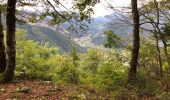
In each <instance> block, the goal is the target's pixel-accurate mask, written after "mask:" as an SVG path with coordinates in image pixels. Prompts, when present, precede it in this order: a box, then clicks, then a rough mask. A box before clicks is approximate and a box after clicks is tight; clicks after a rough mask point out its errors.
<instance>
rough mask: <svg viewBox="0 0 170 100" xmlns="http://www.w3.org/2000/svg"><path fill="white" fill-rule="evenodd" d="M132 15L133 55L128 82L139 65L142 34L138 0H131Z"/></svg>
mask: <svg viewBox="0 0 170 100" xmlns="http://www.w3.org/2000/svg"><path fill="white" fill-rule="evenodd" d="M131 6H132V15H133V48H132V57H131V61H130V69H129V73H128V83H132V81H133V80H134V79H135V77H136V73H137V65H138V55H139V48H140V36H139V13H138V3H137V0H131Z"/></svg>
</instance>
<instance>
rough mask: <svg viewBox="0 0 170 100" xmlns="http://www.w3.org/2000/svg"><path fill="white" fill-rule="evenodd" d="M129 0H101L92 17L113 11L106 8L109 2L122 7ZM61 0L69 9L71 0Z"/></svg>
mask: <svg viewBox="0 0 170 100" xmlns="http://www.w3.org/2000/svg"><path fill="white" fill-rule="evenodd" d="M50 1H53V0H50ZM130 1H131V0H101V2H100V3H98V4H96V5H95V7H94V15H93V16H92V17H99V16H105V15H109V14H111V13H113V11H112V10H110V9H109V8H108V3H109V4H111V5H112V6H114V7H122V6H127V5H130ZM61 2H62V4H63V5H65V7H67V8H68V9H70V10H71V7H72V4H71V2H72V0H61ZM21 9H25V10H31V11H34V10H35V8H34V9H33V8H32V7H24V8H21ZM39 9H41V8H39ZM57 9H58V8H57ZM64 9H65V8H63V7H62V6H60V9H59V10H64Z"/></svg>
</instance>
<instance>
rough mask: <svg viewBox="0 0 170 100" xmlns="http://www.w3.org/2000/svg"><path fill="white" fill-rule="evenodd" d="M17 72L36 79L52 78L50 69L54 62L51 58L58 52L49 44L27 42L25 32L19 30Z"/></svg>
mask: <svg viewBox="0 0 170 100" xmlns="http://www.w3.org/2000/svg"><path fill="white" fill-rule="evenodd" d="M16 49H17V52H16V61H17V62H16V71H17V72H20V73H24V74H28V75H31V76H34V77H41V78H47V77H50V74H49V73H50V72H49V70H50V67H51V66H52V65H53V62H51V61H50V58H51V57H53V56H54V55H55V54H56V52H57V51H58V49H57V48H51V47H49V46H48V44H47V43H41V44H40V43H38V42H34V41H32V40H27V39H26V37H25V31H24V30H21V29H20V30H17V47H16Z"/></svg>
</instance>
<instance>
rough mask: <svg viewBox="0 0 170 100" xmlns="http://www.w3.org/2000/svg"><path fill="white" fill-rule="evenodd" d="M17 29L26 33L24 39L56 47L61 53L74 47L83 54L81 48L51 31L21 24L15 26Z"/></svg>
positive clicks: (83, 50) (41, 27)
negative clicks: (47, 43)
mask: <svg viewBox="0 0 170 100" xmlns="http://www.w3.org/2000/svg"><path fill="white" fill-rule="evenodd" d="M17 27H18V28H23V29H25V30H26V31H27V34H26V37H27V38H28V39H32V40H35V41H39V42H49V44H50V45H51V46H57V47H59V48H60V49H61V51H64V52H69V51H70V50H71V49H72V48H73V47H76V48H77V50H78V52H85V51H86V50H85V48H82V47H81V46H79V45H78V44H76V43H75V42H74V41H72V40H71V39H69V38H67V37H66V36H65V35H63V34H60V33H58V32H56V31H55V30H53V29H50V28H48V27H43V26H37V25H30V24H23V25H17Z"/></svg>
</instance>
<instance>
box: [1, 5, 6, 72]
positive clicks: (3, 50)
mask: <svg viewBox="0 0 170 100" xmlns="http://www.w3.org/2000/svg"><path fill="white" fill-rule="evenodd" d="M5 69H6V53H5V44H4V33H3V25H2V21H1V7H0V73H3V72H4V71H5Z"/></svg>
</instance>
